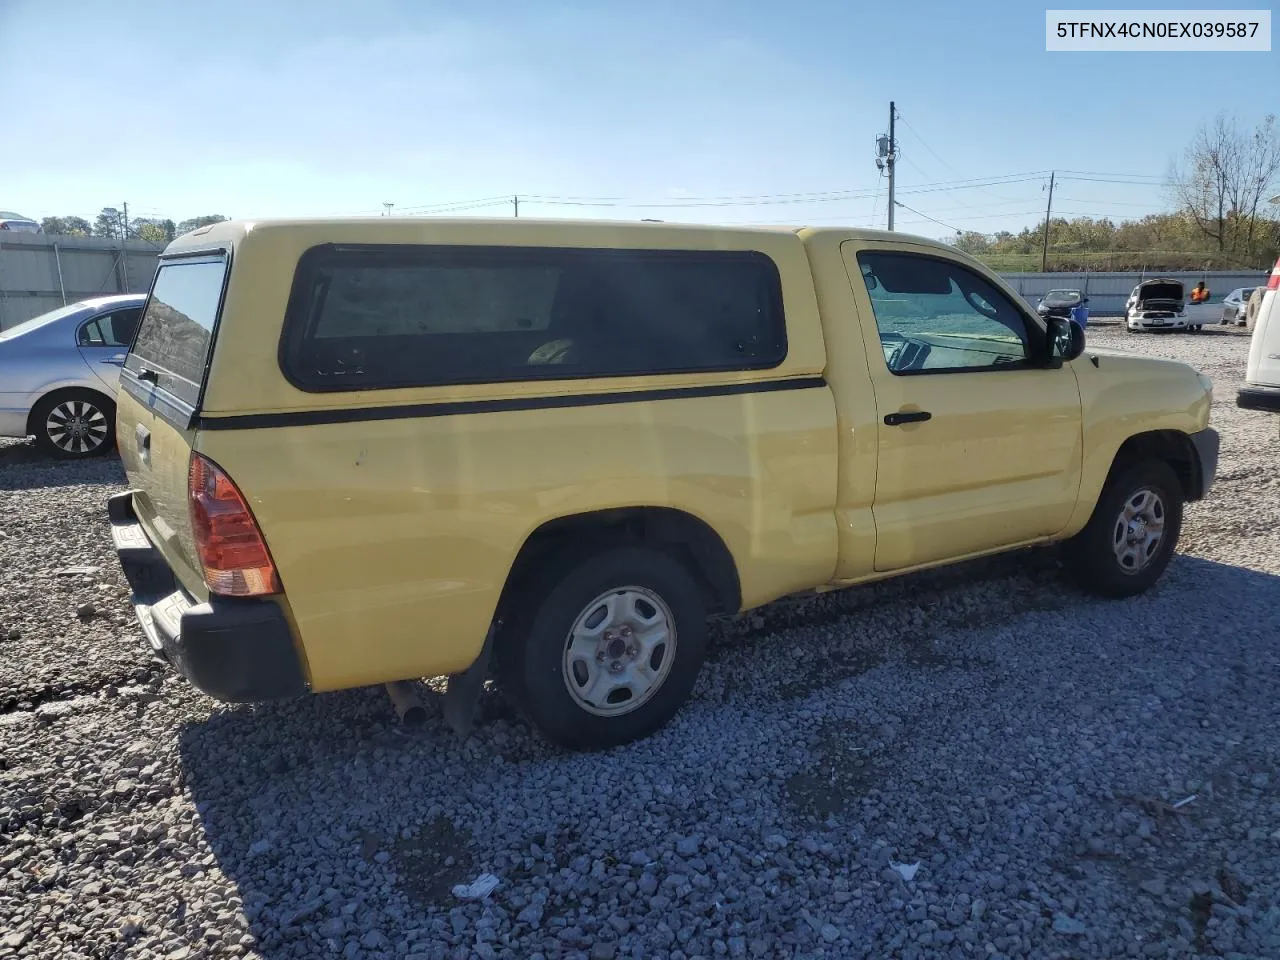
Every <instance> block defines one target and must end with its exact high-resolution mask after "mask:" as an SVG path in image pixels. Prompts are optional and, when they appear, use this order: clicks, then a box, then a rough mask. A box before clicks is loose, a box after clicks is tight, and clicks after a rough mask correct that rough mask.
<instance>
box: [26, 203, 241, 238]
mask: <svg viewBox="0 0 1280 960" xmlns="http://www.w3.org/2000/svg"><path fill="white" fill-rule="evenodd" d="M227 219H229V218H227V217H224V216H222V214H218V213H215V214H210V215H208V216H203V217H192V218H191V219H189V220H180V221H178V222H177V223H174V222H173V221H172V220H154V219H151V218H148V217H130V218H129V220H128V222H127V223H126V221H125V217H124V212H123V211H121V210H117V209H116V208H115V207H103V208H102V212H101V213H99V214H98V217H97V219H96V220H94V221H93V222H92V223H90V222H89V221H88V220H86V219H85V218H84V217H45V218H44V219H43V220H41V221H40V226H41V228H42V229H43V230H44V232H45V233H52V234H56V235H58V236H63V237H108V238H110V239H112V240H147V241H149V242H151V243H168V242H169V241H170V240H172V239H173V238H174V237H177V236H180V235H182V234H184V233H189V232H190V231H192V230H197V229H199V228H200V227H205V226H208V225H209V224H211V223H221V222H222V221H223V220H227Z"/></svg>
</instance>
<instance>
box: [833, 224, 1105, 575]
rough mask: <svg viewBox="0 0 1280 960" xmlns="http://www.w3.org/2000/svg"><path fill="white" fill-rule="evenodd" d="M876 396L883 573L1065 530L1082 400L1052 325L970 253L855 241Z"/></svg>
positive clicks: (857, 290) (876, 511)
mask: <svg viewBox="0 0 1280 960" xmlns="http://www.w3.org/2000/svg"><path fill="white" fill-rule="evenodd" d="M842 251H843V255H844V259H845V265H846V268H847V269H848V270H849V276H850V279H851V282H852V283H853V286H854V300H855V303H856V304H857V308H858V312H859V314H860V315H861V318H862V332H863V336H864V339H865V340H866V346H867V356H868V361H869V362H868V368H869V370H870V373H871V379H872V385H873V387H874V390H875V401H876V408H877V410H876V412H877V417H878V426H877V431H878V440H877V446H878V457H877V468H876V486H875V496H874V502H873V507H872V513H873V516H874V518H875V526H876V532H877V537H876V551H875V569H876V570H877V571H888V570H900V569H904V568H909V567H915V566H920V565H923V564H929V563H933V562H936V561H943V560H951V559H958V558H961V557H964V556H966V555H970V554H975V553H980V552H983V551H987V550H992V549H996V548H999V547H1003V546H1010V545H1014V544H1018V543H1024V542H1029V541H1034V540H1037V539H1040V538H1044V537H1050V536H1052V535H1054V534H1056V533H1058V532H1060V531H1061V530H1062V529H1063V528H1064V527H1065V526H1066V524H1067V521H1068V518H1069V517H1070V516H1071V513H1072V511H1073V510H1074V509H1075V506H1076V496H1077V493H1078V490H1079V486H1080V468H1081V456H1082V454H1081V450H1082V441H1081V419H1080V392H1079V388H1078V386H1077V383H1076V378H1075V374H1074V373H1073V372H1072V370H1071V368H1070V366H1069V365H1059V366H1057V367H1056V368H1055V367H1052V366H1049V365H1047V364H1045V363H1043V362H1041V361H1040V359H1039V357H1040V356H1041V346H1040V345H1041V344H1042V343H1043V340H1044V327H1043V325H1042V324H1041V322H1040V321H1039V320H1038V319H1037V318H1035V317H1033V316H1032V314H1031V313H1030V311H1028V310H1026V309H1024V308H1023V307H1022V306H1020V305H1019V304H1018V303H1017V302H1016V300H1015V298H1013V297H1011V296H1010V295H1009V294H1007V293H1006V292H1005V291H1003V290H1001V289H999V288H998V287H997V286H996V285H995V284H993V283H992V282H990V281H989V280H988V279H986V278H985V277H984V276H983V275H982V274H981V273H980V272H978V271H977V270H975V269H973V267H971V266H969V265H968V264H966V263H965V262H964V261H962V260H961V259H960V258H959V257H956V258H955V259H952V258H950V257H948V256H947V255H946V254H944V253H941V252H939V251H937V249H936V248H932V247H924V246H919V245H914V244H910V243H893V242H885V243H869V242H864V241H854V240H850V241H846V242H845V243H844V244H843V247H842Z"/></svg>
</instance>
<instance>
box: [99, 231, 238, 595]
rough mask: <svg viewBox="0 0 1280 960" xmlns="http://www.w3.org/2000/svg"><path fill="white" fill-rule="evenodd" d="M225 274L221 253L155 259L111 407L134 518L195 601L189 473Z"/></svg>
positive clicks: (199, 578)
mask: <svg viewBox="0 0 1280 960" xmlns="http://www.w3.org/2000/svg"><path fill="white" fill-rule="evenodd" d="M226 273H227V260H226V257H225V256H224V255H222V254H215V255H209V254H203V255H200V256H188V257H178V258H169V259H164V260H161V261H160V267H159V269H158V270H157V272H156V277H155V280H154V282H153V283H152V286H151V295H150V297H149V298H148V299H147V306H146V309H145V311H144V312H143V315H142V320H141V322H140V323H139V324H138V333H137V336H136V337H135V339H134V343H133V347H132V349H131V350H130V351H129V356H128V358H127V359H126V360H125V364H124V368H123V369H122V370H121V373H120V393H119V396H118V400H117V410H116V438H117V444H118V445H119V449H120V458H121V460H122V461H123V462H124V468H125V473H126V474H128V477H129V485H130V487H132V488H133V490H134V497H133V504H134V510H135V512H136V514H137V517H138V521H139V523H141V525H142V527H143V529H144V530H145V531H146V532H147V535H148V536H149V537H150V538H151V542H152V543H153V544H155V546H156V548H157V549H158V550H159V551H160V553H161V554H162V555H163V557H164V559H165V561H166V562H167V563H168V564H169V566H170V569H172V570H173V573H174V576H176V577H177V579H178V580H179V582H180V583H181V584H182V585H183V586H184V587H186V589H187V590H188V592H190V593H191V594H192V595H193V596H194V597H196V598H197V599H204V598H205V596H206V595H207V591H206V589H205V586H204V578H203V575H202V573H201V569H200V562H199V558H198V556H197V553H196V547H195V539H194V537H193V535H192V531H191V515H190V512H189V510H188V506H187V499H188V498H187V470H188V467H189V465H190V460H191V449H192V446H193V445H194V443H195V429H194V426H193V424H194V422H195V413H196V410H197V408H198V406H199V402H200V394H201V391H202V390H203V387H204V379H205V374H206V372H207V370H208V366H209V356H210V353H211V351H212V346H213V329H214V325H215V323H216V321H217V317H218V313H219V310H220V309H221V305H222V294H223V289H224V287H225V283H226Z"/></svg>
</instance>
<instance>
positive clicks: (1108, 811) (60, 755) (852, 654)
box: [0, 326, 1280, 960]
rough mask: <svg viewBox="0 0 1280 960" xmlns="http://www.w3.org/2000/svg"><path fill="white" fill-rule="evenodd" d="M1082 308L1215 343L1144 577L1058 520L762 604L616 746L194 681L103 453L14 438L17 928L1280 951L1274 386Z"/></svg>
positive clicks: (57, 935)
mask: <svg viewBox="0 0 1280 960" xmlns="http://www.w3.org/2000/svg"><path fill="white" fill-rule="evenodd" d="M1089 334H1090V339H1091V341H1092V342H1093V343H1094V344H1096V345H1100V346H1108V347H1118V348H1121V349H1126V350H1133V351H1141V352H1143V353H1147V354H1151V355H1157V356H1166V357H1173V358H1176V359H1181V360H1186V361H1188V362H1191V363H1193V364H1194V365H1196V366H1198V367H1199V368H1200V369H1202V370H1204V371H1205V372H1206V373H1209V374H1210V375H1211V376H1213V378H1214V379H1215V381H1216V389H1217V396H1218V400H1217V401H1216V403H1215V405H1214V420H1215V425H1216V426H1217V427H1218V429H1219V430H1220V431H1222V433H1223V461H1222V464H1221V467H1220V473H1219V477H1218V484H1217V486H1216V488H1215V489H1214V491H1213V493H1212V495H1211V497H1210V498H1209V499H1208V500H1207V501H1205V502H1203V503H1200V504H1196V505H1192V506H1191V507H1189V508H1188V511H1187V524H1186V528H1185V531H1184V535H1183V540H1182V547H1181V550H1182V553H1181V555H1180V556H1179V557H1178V558H1177V559H1176V560H1175V562H1174V564H1173V565H1172V567H1171V568H1170V571H1169V574H1168V575H1167V577H1166V578H1165V580H1164V581H1163V582H1162V583H1161V585H1160V586H1159V587H1158V588H1157V589H1156V590H1155V591H1153V592H1152V593H1150V594H1148V595H1146V596H1144V597H1141V598H1138V599H1135V600H1131V601H1124V602H1100V601H1096V600H1092V599H1088V598H1086V597H1084V596H1082V595H1081V594H1079V593H1077V592H1075V591H1074V590H1073V589H1072V588H1070V587H1068V586H1067V585H1066V584H1065V582H1064V581H1063V580H1061V579H1060V577H1059V575H1058V573H1057V571H1056V570H1055V566H1054V563H1055V561H1054V558H1053V555H1052V553H1051V552H1050V551H1039V552H1034V553H1032V554H1018V555H1015V556H1008V557H1003V558H999V559H996V560H993V561H985V562H982V563H978V564H971V565H968V566H966V567H964V568H960V569H953V570H948V571H945V572H940V573H936V574H931V575H927V576H921V577H914V578H910V579H908V580H905V581H896V582H893V583H889V584H884V585H881V586H877V587H874V588H869V589H863V590H855V591H850V592H848V593H845V594H840V595H833V596H828V597H825V598H823V599H821V600H817V601H810V602H806V603H802V604H795V603H793V604H779V605H776V606H775V607H772V608H769V609H767V610H765V611H761V612H759V613H757V614H756V615H753V616H751V617H748V618H744V619H743V620H740V621H735V622H733V623H731V624H728V625H726V626H725V627H724V628H723V629H722V630H720V632H719V635H718V638H717V642H716V644H715V647H714V650H713V653H712V659H711V662H710V663H709V664H708V666H707V669H706V670H705V672H704V674H703V678H702V680H701V682H700V684H699V687H698V690H697V692H696V695H695V699H694V701H693V702H692V703H690V704H689V705H688V706H687V707H686V709H685V710H684V711H683V712H682V714H681V715H680V717H679V718H678V719H677V721H676V722H675V723H674V724H673V725H672V726H671V727H669V728H668V729H667V730H665V731H664V732H663V733H662V734H660V735H659V736H657V737H655V738H653V739H651V740H649V741H646V742H644V743H640V744H636V745H633V746H631V747H629V748H625V749H621V750H617V751H614V752H611V753H609V754H606V755H593V756H567V755H561V754H557V753H555V752H553V751H551V750H550V749H548V748H547V747H545V746H544V745H543V744H542V743H541V742H540V741H538V740H537V739H536V738H534V737H533V736H532V735H531V734H530V733H529V732H528V731H527V730H526V729H525V728H524V727H523V726H521V725H520V724H518V723H516V722H514V721H513V720H512V719H511V718H510V716H509V714H508V713H507V712H506V710H505V708H504V705H503V704H502V702H501V699H500V698H499V697H498V696H496V695H493V694H490V695H488V696H487V698H486V700H485V702H484V704H483V716H482V725H481V727H480V728H479V729H478V730H477V732H476V733H475V734H474V735H473V736H472V737H470V738H469V739H467V740H466V741H460V740H458V739H457V738H455V737H454V736H453V735H451V734H450V733H448V732H447V730H446V729H445V728H444V725H443V723H442V721H440V720H439V710H438V706H437V705H433V706H432V710H433V713H432V718H431V719H430V720H429V721H428V723H427V724H426V726H425V727H424V728H420V729H416V730H412V731H405V730H403V729H401V728H400V727H398V725H397V724H396V723H395V721H394V715H393V712H392V710H391V707H390V704H389V702H388V701H387V698H386V697H385V695H384V694H383V693H382V691H381V690H369V691H358V692H353V693H346V694H339V695H327V696H319V697H311V698H307V699H304V700H301V701H297V702H290V703H284V704H273V705H267V706H261V707H254V708H230V707H224V706H219V705H217V704H215V703H213V702H212V701H210V700H208V699H207V698H205V697H203V696H201V695H199V694H197V693H195V692H194V691H192V690H191V689H190V688H188V687H187V686H186V685H185V684H184V683H182V682H179V681H176V680H174V679H173V678H172V676H171V675H170V674H168V673H167V672H166V671H165V670H163V669H160V668H159V667H157V666H155V665H154V664H153V663H152V662H151V661H150V659H149V657H148V655H147V654H146V652H145V649H144V645H143V643H142V641H141V639H140V633H139V631H138V629H137V628H136V627H135V625H134V620H133V614H132V611H131V609H130V607H129V605H128V602H127V591H126V589H125V586H124V582H123V579H122V577H121V576H120V575H119V572H118V570H117V568H116V565H115V559H114V555H113V554H112V553H111V551H110V546H109V536H108V533H107V529H106V523H105V519H104V512H105V510H104V504H105V501H106V498H107V496H108V495H109V494H110V493H113V492H115V491H116V490H117V489H119V488H120V487H121V486H122V483H123V476H122V473H121V471H120V468H119V465H118V464H117V463H116V462H115V461H114V460H110V461H102V462H96V463H91V464H76V465H61V464H54V463H50V462H48V461H45V460H43V459H41V458H40V457H39V455H38V454H36V453H35V451H34V450H33V449H32V448H31V447H30V446H29V445H28V444H26V443H9V442H5V441H0V957H58V958H71V957H124V956H130V957H134V956H136V957H167V958H173V960H177V958H183V957H201V956H204V957H234V956H256V957H262V958H270V960H275V958H286V957H298V958H301V957H307V958H312V957H328V956H333V957H345V958H349V960H354V958H357V957H366V958H367V957H391V956H395V957H400V956H419V957H484V958H488V957H513V958H522V960H523V958H530V957H538V956H542V957H546V958H552V957H590V958H597V960H598V958H609V957H640V956H644V957H671V958H680V957H721V956H729V957H775V956H792V955H794V956H809V957H820V956H823V957H841V958H843V957H877V958H880V957H899V958H913V957H921V958H923V957H1023V956H1032V957H1062V958H1066V957H1116V956H1144V957H1189V956H1237V957H1259V958H1264V957H1265V958H1275V957H1278V956H1280V734H1278V733H1277V730H1280V726H1278V722H1280V474H1278V473H1277V470H1276V464H1277V454H1278V453H1280V441H1278V440H1277V423H1276V420H1275V419H1274V418H1270V417H1268V416H1266V415H1263V414H1256V413H1247V412H1244V411H1240V410H1238V409H1237V408H1236V407H1235V405H1234V400H1235V391H1236V388H1237V387H1238V385H1239V382H1240V379H1241V377H1242V375H1243V369H1244V362H1245V355H1246V350H1247V338H1246V336H1245V335H1244V334H1243V333H1242V332H1236V331H1225V330H1224V331H1219V330H1213V331H1208V330H1206V332H1205V333H1204V334H1202V335H1200V336H1189V335H1174V336H1141V337H1126V336H1124V335H1123V334H1121V333H1120V332H1119V330H1118V328H1116V327H1103V326H1095V327H1092V328H1091V329H1090V331H1089ZM73 565H79V566H89V567H96V568H99V569H97V570H96V571H93V572H89V573H79V574H76V573H65V572H64V573H59V572H58V571H59V570H64V569H65V568H66V567H68V566H73ZM917 865H918V866H917ZM913 871H914V872H913ZM486 872H487V873H492V874H494V875H496V876H497V877H498V878H499V879H500V881H501V883H500V886H499V887H498V888H497V889H496V890H495V891H494V892H493V894H492V895H491V896H490V897H489V899H488V900H487V901H484V902H466V901H463V900H461V899H459V898H458V897H456V896H455V895H454V893H453V892H452V887H453V886H454V885H455V884H457V883H460V882H468V881H471V880H473V879H475V878H476V877H477V876H478V875H480V874H482V873H486Z"/></svg>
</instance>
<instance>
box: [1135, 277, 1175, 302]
mask: <svg viewBox="0 0 1280 960" xmlns="http://www.w3.org/2000/svg"><path fill="white" fill-rule="evenodd" d="M1183 298H1184V290H1183V286H1182V284H1181V283H1180V282H1179V281H1177V280H1144V281H1143V282H1142V283H1140V284H1138V302H1139V303H1150V302H1151V301H1153V300H1159V301H1161V302H1163V303H1170V302H1173V303H1179V304H1180V303H1182V301H1183Z"/></svg>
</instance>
